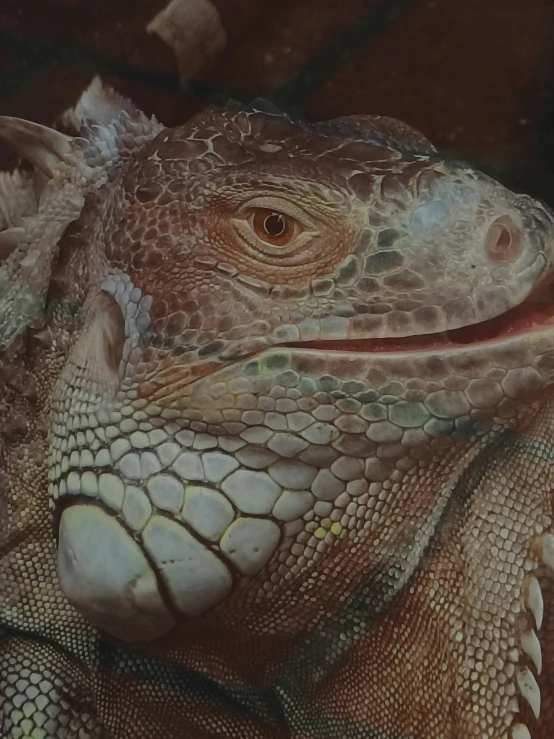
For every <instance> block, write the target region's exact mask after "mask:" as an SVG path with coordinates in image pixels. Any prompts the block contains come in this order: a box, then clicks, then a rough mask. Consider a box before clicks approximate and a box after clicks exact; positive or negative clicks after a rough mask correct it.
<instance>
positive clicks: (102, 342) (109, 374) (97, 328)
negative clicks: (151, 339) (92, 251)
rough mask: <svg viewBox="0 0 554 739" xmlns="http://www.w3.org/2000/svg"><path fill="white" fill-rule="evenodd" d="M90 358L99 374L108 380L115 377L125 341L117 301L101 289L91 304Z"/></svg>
mask: <svg viewBox="0 0 554 739" xmlns="http://www.w3.org/2000/svg"><path fill="white" fill-rule="evenodd" d="M91 312H92V314H93V317H92V336H91V337H90V338H91V341H90V351H91V355H92V356H91V359H92V360H93V362H94V363H95V364H96V366H97V368H98V371H99V374H100V375H101V376H102V377H103V378H104V379H108V380H110V381H112V382H113V381H114V380H116V379H117V376H118V372H119V365H120V364H121V359H122V356H123V345H124V343H125V318H124V317H123V313H122V311H121V308H120V306H119V304H118V302H117V301H116V300H115V298H114V297H112V296H111V295H109V294H108V293H107V292H104V291H103V290H102V291H101V292H100V294H99V295H98V296H97V297H96V298H95V300H94V303H93V305H92V306H91Z"/></svg>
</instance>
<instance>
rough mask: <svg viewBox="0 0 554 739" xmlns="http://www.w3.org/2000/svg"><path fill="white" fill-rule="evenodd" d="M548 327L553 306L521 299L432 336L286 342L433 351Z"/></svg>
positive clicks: (348, 349)
mask: <svg viewBox="0 0 554 739" xmlns="http://www.w3.org/2000/svg"><path fill="white" fill-rule="evenodd" d="M547 325H552V326H553V328H554V303H534V302H532V301H531V300H525V301H524V302H523V303H521V304H520V305H518V306H516V307H515V308H512V309H511V310H509V311H507V312H506V313H503V314H502V315H501V316H497V317H496V318H491V319H489V320H488V321H483V322H482V323H475V324H473V325H471V326H463V327H462V328H455V329H451V330H450V331H440V332H438V333H434V334H420V335H418V336H402V337H394V338H390V339H387V338H379V339H341V340H329V341H324V340H322V341H306V342H294V343H287V344H286V346H289V347H294V348H297V349H315V350H319V351H322V350H324V351H336V352H349V353H356V352H359V353H366V354H371V353H374V352H415V351H424V350H429V349H436V348H453V349H455V348H459V347H462V346H467V345H468V344H487V343H490V342H497V341H501V340H503V339H506V338H508V337H514V336H518V335H522V334H529V333H533V332H534V331H538V330H540V329H542V328H544V327H545V326H547Z"/></svg>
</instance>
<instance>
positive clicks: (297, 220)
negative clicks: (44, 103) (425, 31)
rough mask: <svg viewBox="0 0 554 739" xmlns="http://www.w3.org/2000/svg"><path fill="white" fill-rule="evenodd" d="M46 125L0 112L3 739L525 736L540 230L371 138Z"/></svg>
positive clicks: (536, 737)
mask: <svg viewBox="0 0 554 739" xmlns="http://www.w3.org/2000/svg"><path fill="white" fill-rule="evenodd" d="M65 120H66V123H70V124H71V125H72V126H73V127H74V128H75V129H77V130H76V133H78V135H77V136H65V135H63V134H60V133H58V132H56V131H53V130H51V129H46V128H43V127H39V126H36V125H35V124H31V123H28V122H22V121H16V120H14V119H7V118H6V119H0V136H2V137H4V138H5V139H6V140H7V141H8V142H9V143H11V144H12V145H14V146H15V147H16V148H17V149H18V150H19V151H20V152H21V153H22V155H23V156H25V157H26V158H27V159H29V160H30V161H31V162H32V163H33V164H34V165H35V169H36V172H35V173H34V174H33V175H27V174H23V173H13V174H5V175H2V179H0V255H1V258H2V260H3V261H1V262H0V348H1V354H0V414H1V417H2V420H1V426H0V455H1V459H0V470H1V473H0V735H1V736H2V738H3V737H6V739H93V738H94V739H96V738H98V739H125V738H126V737H130V736H133V737H137V738H144V739H157V738H158V737H159V738H160V739H162V737H163V739H168V738H169V737H175V738H176V739H177V738H179V739H180V738H181V737H186V738H187V739H212V738H214V739H215V737H227V738H229V739H244V738H245V737H248V738H249V739H250V738H252V739H273V738H275V739H285V738H287V739H477V738H480V739H484V738H486V739H529V738H530V737H531V738H532V739H547V737H550V736H551V732H552V726H553V725H554V528H553V522H552V518H553V493H552V491H553V483H554V480H553V461H554V453H553V448H554V447H553V445H554V423H553V420H552V419H553V407H554V406H553V403H554V395H553V393H554V390H553V388H554V384H553V383H554V318H553V316H554V305H553V302H554V301H553V299H552V292H551V283H552V282H553V277H552V275H553V262H554V217H553V215H552V214H551V213H550V212H549V211H548V210H547V209H546V208H545V207H544V206H543V205H541V204H540V203H538V202H536V201H533V200H532V199H531V198H529V197H527V196H523V195H516V194H514V193H511V192H510V191H508V190H506V189H505V188H503V187H502V186H501V185H500V184H499V183H497V182H495V181H493V180H491V179H489V178H487V177H485V176H484V175H482V174H480V173H478V172H476V171H475V170H473V169H471V168H470V167H469V166H467V165H465V164H461V163H455V162H447V161H445V160H444V159H442V158H441V157H440V156H439V155H438V154H437V152H436V151H435V150H434V148H433V147H432V146H431V144H429V142H427V141H426V140H425V139H424V138H423V137H422V136H421V135H420V134H418V133H417V132H415V131H412V130H411V129H409V128H408V127H407V126H405V125H403V124H401V123H399V122H396V121H391V120H390V119H384V118H379V117H369V116H368V117H356V118H352V119H344V120H339V121H332V122H328V123H324V124H317V125H313V126H308V125H305V124H302V123H299V122H295V121H292V120H289V119H288V118H286V117H285V116H280V115H276V114H275V115H274V114H271V113H268V112H260V111H257V110H255V109H252V110H223V111H221V110H208V111H206V112H204V113H202V114H201V115H200V116H198V117H196V118H194V119H192V120H191V121H189V122H188V123H187V124H185V125H183V126H182V127H179V128H176V129H165V128H164V127H163V126H162V125H161V124H159V123H158V122H157V121H155V120H149V119H148V118H146V116H144V115H143V114H142V113H141V112H140V111H138V110H136V109H135V108H134V106H133V105H132V104H131V103H130V102H129V101H126V100H123V99H121V98H120V97H119V96H118V95H117V94H116V93H114V92H113V91H110V90H108V89H106V88H103V87H102V86H101V85H100V83H99V82H98V81H95V82H94V83H93V84H92V86H91V87H90V88H89V89H88V90H87V91H86V92H85V93H84V95H83V98H82V99H81V101H80V102H79V103H78V104H77V106H76V107H75V109H74V110H73V111H70V112H69V114H68V115H67V116H66V118H65ZM37 173H40V174H37Z"/></svg>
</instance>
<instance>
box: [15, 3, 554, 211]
mask: <svg viewBox="0 0 554 739" xmlns="http://www.w3.org/2000/svg"><path fill="white" fill-rule="evenodd" d="M180 3H181V5H180V8H181V9H180V11H179V12H181V14H182V15H181V17H182V18H184V22H183V25H182V27H181V28H180V30H178V31H177V32H176V33H177V36H180V37H184V38H185V41H186V39H187V38H188V39H189V42H187V43H185V45H184V46H185V48H184V51H182V53H181V56H180V57H179V55H177V57H176V56H175V54H174V53H173V52H172V51H171V49H170V48H169V47H168V46H167V45H166V44H164V43H163V42H162V41H161V39H160V38H159V37H158V36H156V35H155V34H152V33H147V32H146V26H147V25H148V23H149V22H150V21H152V19H153V18H154V17H155V16H156V15H157V14H158V13H159V12H160V11H162V9H163V8H164V7H165V6H166V5H167V0H0V113H3V114H8V115H15V116H20V117H24V118H30V119H32V120H36V121H39V122H41V123H51V122H52V121H53V120H54V119H55V118H56V117H57V116H58V115H59V114H60V113H61V112H62V111H64V110H65V109H66V108H67V107H68V106H70V105H71V104H72V103H74V102H75V101H76V99H77V98H78V96H79V94H80V92H81V91H82V89H83V88H84V87H85V86H86V85H87V84H88V83H89V82H90V80H91V78H92V76H93V75H94V74H100V75H101V76H102V78H103V79H104V80H105V81H107V82H109V83H110V84H111V85H113V86H114V87H116V88H117V89H118V90H120V91H121V92H122V93H123V94H125V95H126V96H129V97H131V98H132V99H133V100H134V102H135V103H137V104H138V105H139V107H141V108H142V109H143V110H145V111H146V112H147V113H155V114H156V115H157V116H158V118H159V119H160V120H161V121H162V122H163V123H165V124H166V125H175V124H178V123H180V122H183V121H185V120H186V119H187V118H188V117H189V116H190V115H192V114H193V113H194V112H196V111H198V110H199V109H201V108H202V107H204V106H206V105H207V104H210V103H216V104H224V103H225V101H226V100H227V99H229V98H234V99H236V100H239V101H243V102H248V101H250V100H251V99H252V98H255V97H265V98H268V99H270V100H273V101H275V102H276V103H277V104H278V105H279V106H280V107H282V108H285V109H289V110H292V111H294V112H300V113H302V114H303V115H304V116H306V117H307V118H310V119H321V118H330V117H335V116H339V115H350V114H355V113H376V114H381V115H388V116H393V117H396V118H400V119H402V120H403V121H405V122H406V123H409V124H410V125H412V126H414V127H415V128H418V129H419V130H421V131H422V132H423V133H424V134H425V135H426V136H427V137H428V138H430V139H431V141H432V142H433V143H434V144H435V145H437V146H438V147H439V148H441V149H443V150H446V151H447V152H448V153H450V154H453V155H455V156H458V157H462V158H464V159H469V160H470V161H472V162H474V163H475V164H477V166H479V167H480V168H482V169H484V170H485V171H486V172H488V173H489V174H492V175H493V176H496V177H498V178H499V179H501V180H502V181H503V182H505V183H506V184H508V185H509V186H511V187H514V188H516V189H519V190H524V191H528V192H530V193H532V194H533V195H535V196H539V197H542V198H543V199H545V200H546V201H547V202H549V203H550V204H551V205H554V166H553V165H554V43H553V42H554V24H553V21H554V3H553V2H552V0H211V4H210V3H209V2H208V0H180ZM212 6H215V8H216V10H217V12H216V13H215V18H216V26H218V28H217V29H216V31H214V19H213V16H214V13H213V7H212ZM206 8H207V9H208V11H209V12H207V11H206ZM206 13H207V15H206ZM205 16H206V17H208V16H209V18H208V21H206V17H205ZM217 16H219V19H218V18H217ZM218 24H219V25H218ZM206 29H207V30H206ZM214 33H215V37H216V38H215V40H214ZM10 164H12V161H11V160H10V157H9V155H8V154H7V152H6V150H4V149H1V150H0V165H2V166H9V165H10Z"/></svg>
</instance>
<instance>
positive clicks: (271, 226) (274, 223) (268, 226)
mask: <svg viewBox="0 0 554 739" xmlns="http://www.w3.org/2000/svg"><path fill="white" fill-rule="evenodd" d="M285 227H286V224H285V219H284V218H283V216H282V215H281V214H280V213H272V214H271V215H270V216H268V217H267V218H266V219H265V221H264V228H265V230H266V233H268V234H269V235H270V236H282V235H283V233H284V232H285Z"/></svg>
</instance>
